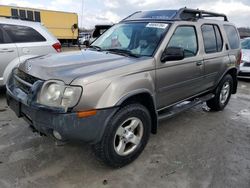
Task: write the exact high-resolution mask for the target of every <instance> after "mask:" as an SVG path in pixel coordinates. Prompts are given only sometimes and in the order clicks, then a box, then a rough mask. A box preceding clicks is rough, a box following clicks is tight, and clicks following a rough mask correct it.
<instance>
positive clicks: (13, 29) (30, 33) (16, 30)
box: [3, 25, 46, 43]
mask: <svg viewBox="0 0 250 188" xmlns="http://www.w3.org/2000/svg"><path fill="white" fill-rule="evenodd" d="M3 29H4V30H5V31H6V32H7V33H8V34H9V36H10V38H11V40H12V41H13V42H14V43H25V42H43V41H46V39H45V38H44V37H43V36H42V35H41V34H40V33H38V32H37V31H36V30H34V29H32V28H30V27H26V26H18V25H4V26H3Z"/></svg>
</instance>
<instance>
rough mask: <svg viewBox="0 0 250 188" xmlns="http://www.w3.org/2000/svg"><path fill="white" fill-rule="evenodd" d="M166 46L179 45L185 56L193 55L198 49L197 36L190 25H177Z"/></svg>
mask: <svg viewBox="0 0 250 188" xmlns="http://www.w3.org/2000/svg"><path fill="white" fill-rule="evenodd" d="M168 47H181V48H183V49H184V54H185V57H192V56H195V55H196V53H197V51H198V45H197V36H196V31H195V28H194V27H192V26H180V27H178V28H177V29H176V30H175V32H174V34H173V36H172V38H171V39H170V41H169V44H168Z"/></svg>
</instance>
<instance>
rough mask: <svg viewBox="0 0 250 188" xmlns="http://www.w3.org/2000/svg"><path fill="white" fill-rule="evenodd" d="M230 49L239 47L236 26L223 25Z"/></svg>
mask: <svg viewBox="0 0 250 188" xmlns="http://www.w3.org/2000/svg"><path fill="white" fill-rule="evenodd" d="M224 29H225V31H226V33H227V38H228V40H229V45H230V48H231V49H238V48H240V39H239V35H238V32H237V30H236V28H235V27H234V26H232V25H224Z"/></svg>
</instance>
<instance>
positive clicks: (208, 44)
mask: <svg viewBox="0 0 250 188" xmlns="http://www.w3.org/2000/svg"><path fill="white" fill-rule="evenodd" d="M201 31H202V36H203V41H204V47H205V52H206V53H207V54H210V53H216V52H221V51H222V48H223V40H222V36H221V32H220V30H219V27H218V26H217V25H212V24H206V25H203V26H202V27H201Z"/></svg>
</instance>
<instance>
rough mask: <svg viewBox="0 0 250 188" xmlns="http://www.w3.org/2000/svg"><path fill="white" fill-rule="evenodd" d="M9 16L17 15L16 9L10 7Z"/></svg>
mask: <svg viewBox="0 0 250 188" xmlns="http://www.w3.org/2000/svg"><path fill="white" fill-rule="evenodd" d="M11 16H13V17H18V10H17V9H14V8H12V9H11Z"/></svg>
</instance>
